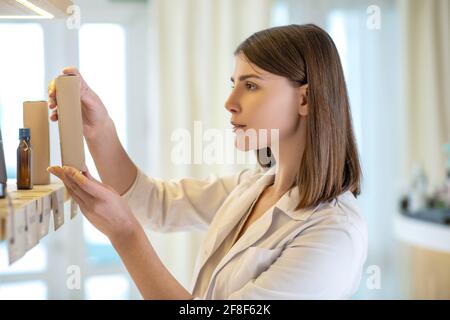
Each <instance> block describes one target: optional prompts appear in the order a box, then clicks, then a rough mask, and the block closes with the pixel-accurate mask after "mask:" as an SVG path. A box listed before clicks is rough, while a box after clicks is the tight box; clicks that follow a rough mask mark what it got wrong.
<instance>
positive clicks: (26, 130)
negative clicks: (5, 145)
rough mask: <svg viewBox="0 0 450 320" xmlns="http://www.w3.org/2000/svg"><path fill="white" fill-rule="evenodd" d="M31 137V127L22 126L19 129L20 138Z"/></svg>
mask: <svg viewBox="0 0 450 320" xmlns="http://www.w3.org/2000/svg"><path fill="white" fill-rule="evenodd" d="M29 137H30V128H20V129H19V139H22V138H29Z"/></svg>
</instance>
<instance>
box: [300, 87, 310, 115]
mask: <svg viewBox="0 0 450 320" xmlns="http://www.w3.org/2000/svg"><path fill="white" fill-rule="evenodd" d="M298 96H299V104H298V114H299V115H301V116H303V117H304V116H307V115H308V109H309V108H308V84H305V85H303V86H301V87H298Z"/></svg>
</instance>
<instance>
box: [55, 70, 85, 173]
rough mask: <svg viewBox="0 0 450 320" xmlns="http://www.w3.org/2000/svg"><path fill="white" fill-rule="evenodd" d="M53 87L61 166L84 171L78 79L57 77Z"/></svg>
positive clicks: (74, 77)
mask: <svg viewBox="0 0 450 320" xmlns="http://www.w3.org/2000/svg"><path fill="white" fill-rule="evenodd" d="M55 85H56V100H57V105H58V127H59V141H60V145H61V161H62V164H63V166H71V167H74V168H76V169H78V170H80V171H85V170H86V165H85V158H84V140H83V122H82V118H81V100H80V78H79V77H78V76H75V75H73V76H72V75H64V76H59V77H57V78H56V81H55Z"/></svg>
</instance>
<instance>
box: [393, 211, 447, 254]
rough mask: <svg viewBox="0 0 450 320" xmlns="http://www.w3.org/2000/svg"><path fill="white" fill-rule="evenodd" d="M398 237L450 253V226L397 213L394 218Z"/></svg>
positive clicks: (407, 241)
mask: <svg viewBox="0 0 450 320" xmlns="http://www.w3.org/2000/svg"><path fill="white" fill-rule="evenodd" d="M394 228H395V235H396V237H397V238H398V239H400V240H402V241H404V242H406V243H408V244H410V245H413V246H418V247H422V248H426V249H429V250H434V251H439V252H444V253H450V226H448V225H445V224H438V223H435V222H428V221H425V220H420V219H417V218H412V217H408V216H405V215H402V214H400V213H397V214H396V216H395V218H394Z"/></svg>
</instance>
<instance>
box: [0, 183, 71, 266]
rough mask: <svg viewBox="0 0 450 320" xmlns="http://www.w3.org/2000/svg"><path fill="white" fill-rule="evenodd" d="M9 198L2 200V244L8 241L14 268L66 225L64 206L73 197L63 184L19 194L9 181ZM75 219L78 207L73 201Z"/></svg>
mask: <svg viewBox="0 0 450 320" xmlns="http://www.w3.org/2000/svg"><path fill="white" fill-rule="evenodd" d="M7 190H8V197H7V198H5V199H0V241H7V246H8V255H9V263H10V264H12V263H14V262H15V261H17V260H18V259H20V258H21V257H23V256H24V255H25V253H26V252H27V251H29V250H31V249H32V248H33V247H34V246H36V245H37V244H38V243H39V241H40V240H41V239H42V238H43V237H45V236H46V235H47V234H48V233H49V229H50V225H51V224H50V222H51V220H53V226H54V230H57V229H59V228H60V227H61V226H62V225H63V224H64V202H66V201H68V200H70V196H69V194H68V193H67V191H66V188H65V187H64V184H62V183H53V184H49V185H39V186H38V185H36V186H34V187H33V189H31V190H17V188H16V184H15V182H11V183H10V182H9V181H8V189H7ZM70 211H71V215H70V216H71V218H73V217H74V216H75V215H76V213H77V211H78V210H77V206H76V203H75V202H74V201H71V206H70Z"/></svg>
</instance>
